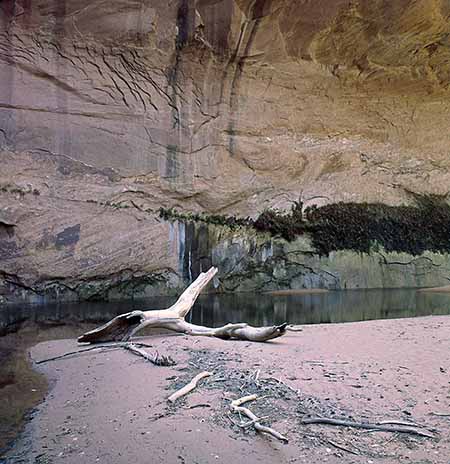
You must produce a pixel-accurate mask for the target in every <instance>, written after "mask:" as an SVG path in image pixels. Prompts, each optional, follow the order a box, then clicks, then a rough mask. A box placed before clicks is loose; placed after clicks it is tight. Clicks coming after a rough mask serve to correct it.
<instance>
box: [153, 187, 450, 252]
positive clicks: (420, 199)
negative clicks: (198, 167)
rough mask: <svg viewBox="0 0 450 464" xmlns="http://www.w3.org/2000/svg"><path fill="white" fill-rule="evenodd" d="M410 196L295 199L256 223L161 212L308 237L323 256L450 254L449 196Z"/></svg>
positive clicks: (288, 236) (289, 236) (284, 235)
mask: <svg viewBox="0 0 450 464" xmlns="http://www.w3.org/2000/svg"><path fill="white" fill-rule="evenodd" d="M409 193H410V195H412V197H413V198H414V204H412V205H407V206H389V205H385V204H382V203H343V202H339V203H332V204H328V205H325V206H320V207H317V206H309V207H307V208H303V203H302V202H301V201H296V202H294V204H293V206H292V207H291V210H290V211H289V212H280V211H278V210H274V209H267V210H265V211H263V212H262V213H261V214H260V215H259V216H258V217H257V218H256V219H251V218H236V217H233V216H222V215H206V214H199V213H193V214H189V213H179V212H177V211H176V210H173V209H172V210H168V209H163V208H161V209H160V210H159V213H160V217H162V218H163V219H166V220H170V219H179V220H181V221H185V222H189V221H192V222H204V223H210V224H215V225H223V226H228V227H231V228H235V227H251V228H253V229H255V230H257V231H258V232H264V233H270V234H271V235H272V236H280V237H282V238H284V239H285V240H287V241H292V240H294V239H295V238H296V237H298V236H300V235H305V234H307V235H308V236H310V237H311V240H312V244H313V246H314V248H315V249H316V251H317V253H318V254H320V255H328V254H329V253H330V252H332V251H339V250H350V251H355V252H360V253H369V252H371V251H374V250H377V249H379V248H382V249H384V250H385V251H387V252H404V253H408V254H410V255H414V256H418V255H421V254H423V253H424V252H425V251H430V252H437V253H448V252H450V205H449V204H448V202H447V200H446V196H440V195H422V194H416V193H412V192H409Z"/></svg>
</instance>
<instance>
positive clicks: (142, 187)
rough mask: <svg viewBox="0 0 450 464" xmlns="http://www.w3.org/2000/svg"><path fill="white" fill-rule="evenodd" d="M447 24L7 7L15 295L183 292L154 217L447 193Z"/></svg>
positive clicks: (62, 1) (428, 1) (147, 7)
mask: <svg viewBox="0 0 450 464" xmlns="http://www.w3.org/2000/svg"><path fill="white" fill-rule="evenodd" d="M449 18H450V8H449V7H448V4H447V2H445V1H443V0H420V1H413V0H392V1H384V0H375V1H369V0H359V1H351V2H349V1H341V0H316V1H314V2H312V1H307V0H299V1H293V0H257V1H250V0H179V1H172V0H170V1H167V0H166V1H160V0H139V1H138V0H135V1H130V0H114V1H110V2H104V1H100V0H92V1H87V0H15V1H12V0H3V1H2V2H1V3H0V157H1V169H0V277H1V278H0V281H1V284H0V293H3V294H7V293H11V290H14V292H15V294H16V295H24V296H25V295H28V296H27V298H28V297H29V296H30V295H31V296H33V295H34V296H33V298H36V299H39V298H41V295H40V289H41V288H43V287H45V288H48V287H49V286H52V285H54V286H55V288H57V289H58V292H60V291H62V290H61V289H62V288H66V289H67V294H68V295H69V294H72V293H73V289H78V288H81V287H83V288H84V289H87V290H83V292H84V291H87V292H88V293H87V294H86V295H87V296H89V291H88V286H89V285H91V283H92V282H96V285H97V284H98V285H100V284H101V283H104V282H111V281H114V282H116V283H118V286H117V288H118V290H117V292H118V293H119V294H121V292H122V290H120V288H121V287H120V285H121V283H122V282H128V283H130V282H134V284H136V285H144V286H146V285H149V284H151V286H153V287H152V288H154V291H155V292H162V291H164V292H165V291H167V288H173V287H174V286H175V287H176V286H177V285H181V282H182V281H183V279H184V278H185V277H183V274H182V273H181V272H180V269H179V266H180V261H179V256H178V255H177V253H178V251H176V250H173V249H172V248H171V245H170V243H171V240H169V238H170V234H171V233H172V232H173V231H172V232H171V230H172V229H171V227H172V226H171V225H170V224H167V223H164V222H160V220H158V219H157V217H156V216H155V214H153V212H154V211H155V210H156V209H157V208H158V207H159V206H166V207H170V206H176V207H178V208H179V209H184V210H188V211H207V212H214V213H217V212H221V213H230V214H238V215H255V214H257V213H258V212H260V211H262V210H263V209H264V208H266V207H269V206H271V207H277V208H285V207H288V206H289V205H290V201H291V200H292V199H296V198H298V196H299V195H300V194H301V195H302V196H303V198H305V199H307V200H308V199H312V198H315V199H314V200H311V201H314V202H319V203H321V202H322V203H324V202H331V201H339V200H344V201H348V200H352V201H383V202H386V203H390V204H398V203H401V202H404V201H406V197H405V195H404V190H403V189H404V188H408V189H411V190H414V191H418V192H436V193H446V192H447V188H448V187H447V186H448V185H449V179H450V177H449V157H448V147H449V140H448V138H449V133H450V132H449V130H448V129H449V124H450V123H449V118H448V115H449V101H450V100H449V98H448V97H449V82H450V75H449V72H450V65H449V63H450V39H449V37H450V22H449ZM88 284H89V285H88ZM119 284H120V285H119ZM134 284H133V285H134ZM130 285H131V284H130ZM1 288H3V290H1ZM126 288H127V289H126V290H123V291H124V292H125V293H126V292H129V291H130V290H129V288H131V287H129V285H128V284H127V285H126ZM71 292H72V293H71Z"/></svg>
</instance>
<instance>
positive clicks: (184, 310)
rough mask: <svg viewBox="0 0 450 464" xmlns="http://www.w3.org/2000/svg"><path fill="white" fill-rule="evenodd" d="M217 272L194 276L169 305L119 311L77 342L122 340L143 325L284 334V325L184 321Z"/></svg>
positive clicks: (227, 334) (260, 336) (238, 334)
mask: <svg viewBox="0 0 450 464" xmlns="http://www.w3.org/2000/svg"><path fill="white" fill-rule="evenodd" d="M216 274H217V268H215V267H212V268H211V269H209V271H208V272H202V273H201V274H200V275H199V276H198V277H197V279H196V280H195V281H194V282H192V284H191V285H189V287H188V288H187V289H186V290H185V291H184V292H183V293H182V294H181V296H180V297H179V298H178V300H177V302H176V303H175V304H173V305H172V306H171V307H170V308H167V309H163V310H151V311H131V312H129V313H125V314H120V315H119V316H117V317H115V318H114V319H112V320H111V321H109V322H107V323H106V324H104V325H102V326H101V327H97V328H96V329H94V330H91V331H90V332H86V333H85V334H83V335H82V336H81V337H79V338H78V341H79V342H80V343H81V342H88V343H100V342H107V341H126V340H129V339H130V338H131V337H132V336H133V335H135V334H136V333H137V332H139V331H140V330H142V329H143V328H144V327H152V328H159V329H168V330H173V331H174V332H178V333H184V334H186V335H194V336H206V337H216V338H221V339H224V340H228V339H236V340H248V341H252V342H265V341H267V340H272V339H274V338H278V337H281V336H282V335H284V334H285V333H286V327H287V324H286V323H285V324H281V325H278V326H270V327H252V326H250V325H248V324H245V323H239V324H226V325H224V326H223V327H217V328H212V327H203V326H200V325H195V324H190V323H188V322H186V321H185V320H184V318H185V317H186V315H187V314H188V313H189V311H190V310H191V308H192V306H193V305H194V303H195V301H196V300H197V297H198V296H199V294H200V292H201V291H202V290H203V289H204V288H205V287H206V285H208V283H209V282H210V281H211V279H212V278H213V277H214V276H215V275H216Z"/></svg>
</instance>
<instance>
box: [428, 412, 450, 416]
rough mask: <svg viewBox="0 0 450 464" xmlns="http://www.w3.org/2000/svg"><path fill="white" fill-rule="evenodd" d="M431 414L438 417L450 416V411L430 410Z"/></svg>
mask: <svg viewBox="0 0 450 464" xmlns="http://www.w3.org/2000/svg"><path fill="white" fill-rule="evenodd" d="M430 414H431V415H432V416H438V417H450V413H448V412H430Z"/></svg>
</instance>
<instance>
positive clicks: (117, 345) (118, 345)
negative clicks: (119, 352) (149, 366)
mask: <svg viewBox="0 0 450 464" xmlns="http://www.w3.org/2000/svg"><path fill="white" fill-rule="evenodd" d="M125 345H127V342H116V343H110V344H103V345H98V346H91V347H89V348H84V349H82V350H75V351H69V352H68V353H64V354H61V355H59V356H53V357H51V358H46V359H41V360H39V361H35V364H44V363H46V362H50V361H57V360H59V359H64V358H68V357H70V356H75V355H78V354H83V353H85V352H86V351H93V350H103V349H117V348H124V347H125ZM135 345H137V346H142V347H146V348H151V347H152V345H148V344H147V343H135Z"/></svg>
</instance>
